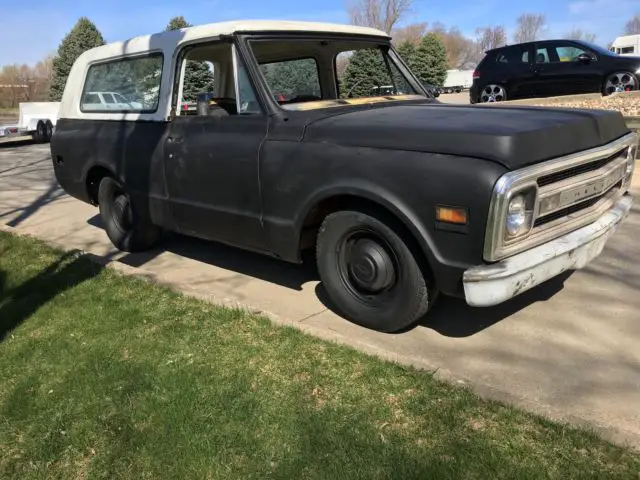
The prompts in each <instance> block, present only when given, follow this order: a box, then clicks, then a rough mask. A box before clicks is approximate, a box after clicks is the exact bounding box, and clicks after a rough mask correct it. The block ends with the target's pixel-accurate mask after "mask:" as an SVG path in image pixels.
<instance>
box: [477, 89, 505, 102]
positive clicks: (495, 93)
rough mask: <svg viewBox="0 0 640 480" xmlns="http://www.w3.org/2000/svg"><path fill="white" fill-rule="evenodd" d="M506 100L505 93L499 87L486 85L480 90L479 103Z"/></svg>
mask: <svg viewBox="0 0 640 480" xmlns="http://www.w3.org/2000/svg"><path fill="white" fill-rule="evenodd" d="M506 99H507V92H506V91H505V89H504V88H503V87H501V86H500V85H487V86H486V87H484V88H483V89H482V93H481V94H480V101H481V102H484V103H487V102H504V101H505V100H506Z"/></svg>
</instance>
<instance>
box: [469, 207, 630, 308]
mask: <svg viewBox="0 0 640 480" xmlns="http://www.w3.org/2000/svg"><path fill="white" fill-rule="evenodd" d="M632 204H633V200H632V198H631V196H630V195H628V194H627V195H625V196H623V197H622V198H620V200H618V201H617V202H616V204H615V205H614V206H613V208H611V209H610V210H608V211H607V212H606V213H604V214H603V215H602V216H601V217H600V218H598V219H597V220H596V221H595V222H594V223H591V224H589V225H587V226H585V227H582V228H580V229H578V230H575V231H573V232H570V233H568V234H566V235H563V236H562V237H559V238H556V239H555V240H552V241H550V242H548V243H545V244H543V245H540V246H538V247H535V248H532V249H530V250H527V251H525V252H522V253H519V254H517V255H514V256H512V257H509V258H506V259H504V260H502V261H500V262H497V263H493V264H488V265H479V266H477V267H472V268H470V269H468V270H467V271H465V272H464V276H463V285H464V294H465V298H466V301H467V303H468V304H469V305H471V306H474V307H489V306H492V305H497V304H499V303H502V302H504V301H506V300H509V299H510V298H513V297H515V296H516V295H519V294H521V293H522V292H525V291H527V290H529V289H530V288H533V287H535V286H536V285H539V284H541V283H542V282H545V281H547V280H549V279H550V278H553V277H555V276H556V275H559V274H561V273H562V272H565V271H567V270H571V269H579V268H583V267H584V266H585V265H586V264H587V263H589V262H590V261H591V260H593V259H594V258H595V257H597V256H598V255H599V254H600V252H602V249H603V248H604V245H605V243H606V242H607V240H608V239H609V237H611V235H612V234H613V233H614V232H615V230H616V228H617V227H618V225H619V224H620V222H621V221H622V220H623V219H624V218H625V217H626V216H627V215H628V213H629V210H630V209H631V205H632Z"/></svg>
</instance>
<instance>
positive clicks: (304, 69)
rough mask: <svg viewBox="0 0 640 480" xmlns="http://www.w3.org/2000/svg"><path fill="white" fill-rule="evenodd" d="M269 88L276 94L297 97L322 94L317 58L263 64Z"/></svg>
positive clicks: (263, 71)
mask: <svg viewBox="0 0 640 480" xmlns="http://www.w3.org/2000/svg"><path fill="white" fill-rule="evenodd" d="M261 70H262V74H263V75H264V78H265V80H266V81H267V85H269V89H270V90H271V92H272V93H273V94H274V95H284V96H285V97H287V98H288V97H295V96H297V95H315V96H317V97H321V96H322V92H320V91H319V85H320V80H319V79H318V66H317V65H316V62H315V60H312V59H305V60H295V61H290V62H281V63H274V64H271V65H262V66H261Z"/></svg>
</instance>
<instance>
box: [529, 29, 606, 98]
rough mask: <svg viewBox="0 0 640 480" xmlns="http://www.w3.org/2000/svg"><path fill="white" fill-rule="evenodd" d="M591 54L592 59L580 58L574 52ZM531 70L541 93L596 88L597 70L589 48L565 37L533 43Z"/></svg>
mask: <svg viewBox="0 0 640 480" xmlns="http://www.w3.org/2000/svg"><path fill="white" fill-rule="evenodd" d="M582 53H589V54H591V56H592V58H593V60H592V61H590V62H586V63H583V62H580V61H578V60H577V57H578V55H580V54H582ZM535 61H536V64H535V71H536V76H537V79H538V82H537V83H538V85H539V90H540V93H541V94H542V96H545V97H550V96H557V95H573V94H578V93H590V92H597V91H599V89H600V78H601V77H600V74H599V72H598V70H597V57H596V56H595V54H594V53H593V52H590V51H587V50H586V49H585V48H584V47H582V46H580V45H578V44H576V43H573V42H569V41H551V42H540V43H538V44H537V45H536V55H535Z"/></svg>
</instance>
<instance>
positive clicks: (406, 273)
mask: <svg viewBox="0 0 640 480" xmlns="http://www.w3.org/2000/svg"><path fill="white" fill-rule="evenodd" d="M374 215H375V214H374ZM376 217H377V215H376ZM376 217H374V216H372V215H368V214H365V213H362V212H358V211H342V212H337V213H333V214H331V215H329V216H327V217H326V218H325V220H324V222H323V223H322V226H321V227H320V231H319V233H318V242H317V254H316V256H317V263H318V271H319V273H320V278H321V280H322V282H323V285H324V288H325V290H326V292H327V294H328V296H329V298H330V300H331V301H332V302H333V304H334V306H335V307H336V308H337V309H338V310H339V313H340V314H342V315H343V316H344V317H345V318H347V319H348V320H351V321H353V322H354V323H357V324H360V325H363V326H365V327H367V328H371V329H374V330H378V331H382V332H394V331H398V330H402V329H404V328H406V327H408V326H410V325H412V324H413V323H415V322H416V321H417V320H418V319H420V318H421V317H423V316H424V315H425V314H426V313H427V311H428V310H429V308H430V307H431V305H432V303H433V300H435V294H436V292H435V289H434V288H432V286H431V285H432V283H431V281H430V279H429V278H427V279H426V278H425V275H424V273H423V271H422V269H421V268H420V266H419V264H418V262H417V261H416V258H415V257H414V254H413V253H412V251H411V249H410V248H409V246H408V243H407V242H405V240H404V239H403V238H401V236H399V235H398V234H397V233H396V232H395V231H394V229H392V228H390V226H389V223H387V222H383V221H382V220H380V219H378V218H376Z"/></svg>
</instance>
